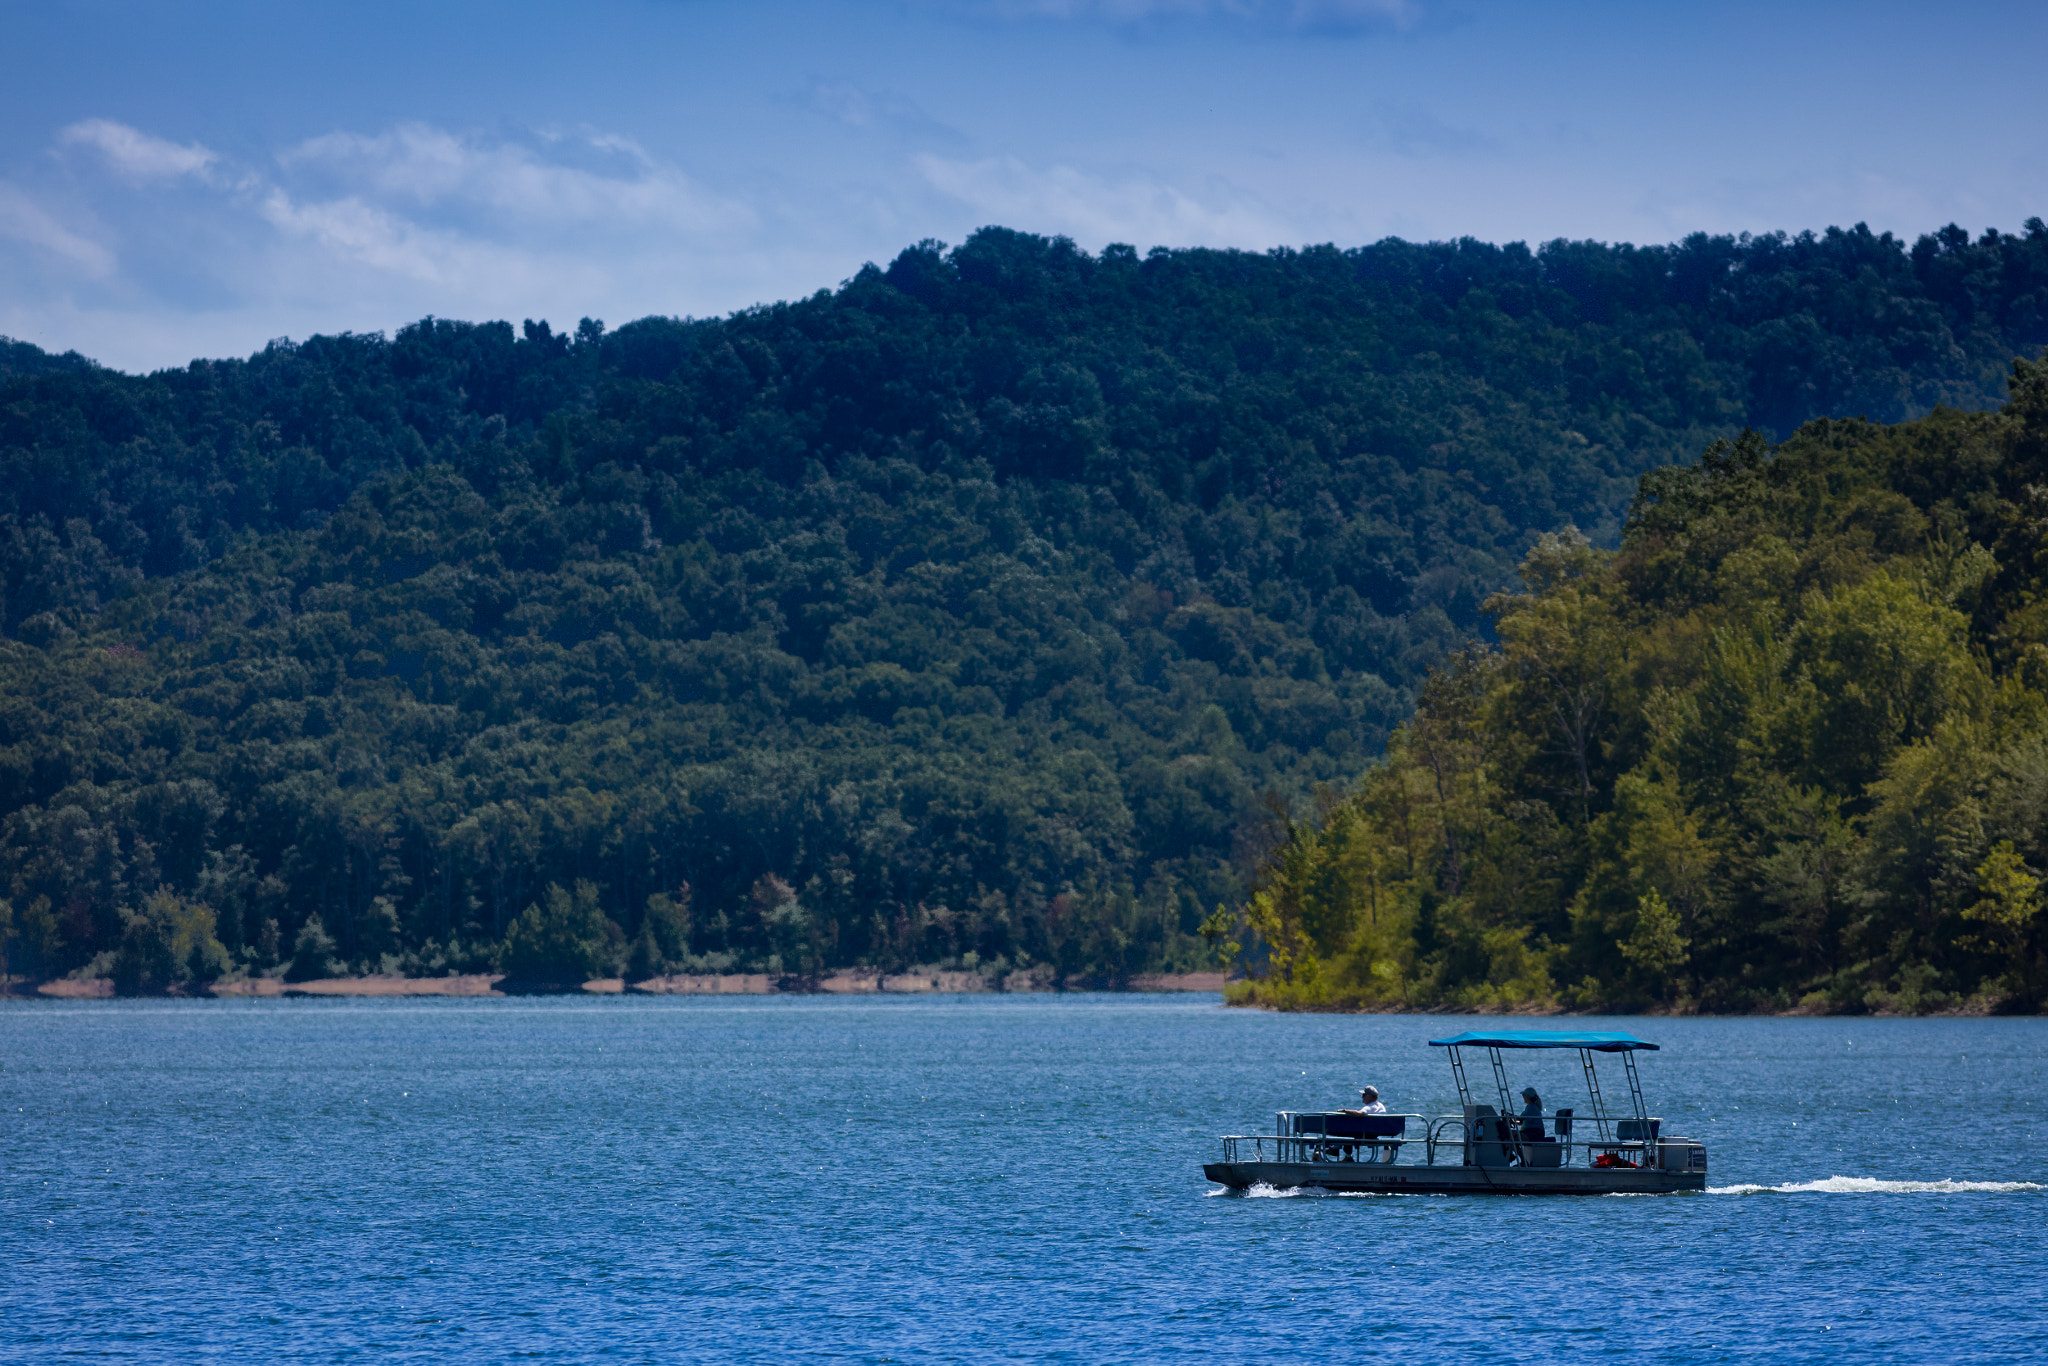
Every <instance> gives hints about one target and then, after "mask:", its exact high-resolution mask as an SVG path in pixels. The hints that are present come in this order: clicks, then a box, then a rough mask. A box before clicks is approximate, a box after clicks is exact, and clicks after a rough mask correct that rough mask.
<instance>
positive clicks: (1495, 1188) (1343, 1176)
mask: <svg viewBox="0 0 2048 1366" xmlns="http://www.w3.org/2000/svg"><path fill="white" fill-rule="evenodd" d="M1202 1175H1204V1176H1206V1177H1208V1178H1209V1179H1210V1180H1211V1181H1214V1182H1215V1183H1216V1184H1217V1185H1219V1186H1228V1187H1229V1188H1230V1189H1232V1190H1250V1189H1251V1188H1252V1187H1253V1186H1272V1187H1274V1188H1275V1189H1278V1190H1295V1189H1300V1188H1303V1187H1307V1188H1310V1189H1314V1190H1328V1191H1357V1192H1366V1193H1370V1194H1375V1195H1623V1194H1626V1195H1664V1194H1669V1193H1672V1192H1676V1191H1699V1190H1705V1189H1706V1188H1707V1174H1706V1173H1705V1172H1678V1171H1660V1170H1658V1169H1657V1168H1655V1167H1640V1168H1628V1167H1596V1168H1585V1167H1552V1168H1540V1167H1539V1168H1523V1167H1427V1166H1415V1167H1403V1166H1380V1165H1377V1164H1375V1163H1367V1162H1359V1163H1350V1162H1332V1163H1328V1164H1324V1163H1308V1162H1211V1163H1208V1164H1206V1165H1205V1166H1203V1168H1202Z"/></svg>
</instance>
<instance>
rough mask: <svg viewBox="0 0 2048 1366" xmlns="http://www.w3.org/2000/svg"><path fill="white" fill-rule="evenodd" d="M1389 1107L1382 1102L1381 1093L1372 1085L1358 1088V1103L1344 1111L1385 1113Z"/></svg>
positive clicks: (1349, 1112)
mask: <svg viewBox="0 0 2048 1366" xmlns="http://www.w3.org/2000/svg"><path fill="white" fill-rule="evenodd" d="M1386 1112H1387V1107H1386V1106H1384V1105H1382V1104H1380V1093H1379V1092H1378V1091H1377V1090H1376V1089H1374V1088H1373V1087H1370V1086H1362V1087H1360V1088H1359V1090H1358V1104H1357V1105H1356V1106H1354V1107H1352V1108H1351V1109H1349V1110H1346V1111H1345V1112H1344V1113H1345V1114H1347V1115H1383V1114H1385V1113H1386Z"/></svg>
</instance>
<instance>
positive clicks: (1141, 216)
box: [916, 155, 1294, 247]
mask: <svg viewBox="0 0 2048 1366" xmlns="http://www.w3.org/2000/svg"><path fill="white" fill-rule="evenodd" d="M916 165H917V168H918V170H919V171H920V172H922V173H923V175H924V177H925V180H926V181H927V182H929V183H930V185H931V186H932V188H934V189H936V190H938V191H939V192H940V193H942V194H946V195H950V196H952V197H953V198H955V199H958V200H960V201H961V202H963V203H965V204H968V205H970V206H971V207H973V208H974V209H975V211H976V212H978V213H981V214H983V215H985V216H986V217H987V218H988V219H989V220H990V221H999V222H1002V223H1004V224H1005V225H1007V226H1010V227H1016V228H1022V229H1025V230H1027V231H1032V232H1059V233H1065V234H1067V235H1069V236H1072V237H1074V238H1076V239H1078V240H1079V241H1081V242H1083V243H1085V244H1088V245H1091V246H1101V245H1104V244H1106V243H1109V242H1130V243H1133V244H1135V245H1138V246H1212V247H1227V246H1237V247H1268V246H1271V245H1273V244H1274V243H1275V242H1282V241H1288V240H1290V239H1291V238H1292V237H1293V236H1294V234H1293V233H1292V232H1290V231H1289V230H1288V228H1287V227H1286V225H1285V224H1283V223H1281V222H1280V221H1279V220H1278V219H1276V218H1275V217H1273V216H1272V215H1271V214H1269V213H1267V212H1266V210H1265V209H1263V208H1262V207H1260V206H1258V205H1257V204H1255V203H1251V202H1249V201H1247V200H1245V199H1244V197H1242V196H1238V195H1231V196H1227V197H1226V199H1225V202H1222V203H1204V202H1202V201H1200V200H1197V199H1195V198H1194V197H1192V196H1190V195H1188V194H1185V193H1183V192H1182V191H1180V190H1178V189H1175V188H1174V187H1172V186H1170V185H1161V184H1159V183H1157V182H1155V181H1151V180H1147V179H1143V178H1132V179H1126V180H1122V181H1115V182H1112V181H1107V180H1103V179H1101V178H1099V177H1096V176H1091V175H1088V174H1086V173H1084V172H1081V171H1077V170H1075V169H1073V168H1072V167H1070V166H1053V167H1050V168H1048V169H1045V170H1038V169H1035V168H1033V167H1030V166H1027V165H1025V164H1024V163H1023V162H1021V161H1019V160H1017V158H1015V157H991V158H989V159H987V160H982V161H947V160H944V159H942V158H940V157H935V156H930V155H922V156H919V157H917V158H916Z"/></svg>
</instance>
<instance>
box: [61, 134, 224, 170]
mask: <svg viewBox="0 0 2048 1366" xmlns="http://www.w3.org/2000/svg"><path fill="white" fill-rule="evenodd" d="M57 141H58V142H59V143H61V144H63V145H64V146H67V147H76V146H85V147H92V148H96V149H97V150H98V151H99V153H100V155H102V156H104V157H105V158H106V159H107V164H108V165H110V166H112V167H113V168H114V170H115V171H117V172H119V173H120V174H121V175H124V176H126V177H128V178H129V179H130V180H177V179H179V178H181V177H183V176H202V177H203V176H205V175H206V174H207V173H208V172H209V171H210V170H211V169H212V167H213V165H214V163H216V162H217V161H219V160H220V157H219V156H218V154H216V153H215V152H213V151H212V150H211V149H210V148H207V147H203V146H201V145H200V144H198V143H196V142H194V143H189V144H188V143H179V142H171V141H168V140H167V139H164V138H159V137H152V136H150V135H149V134H148V133H145V132H142V131H141V130H139V129H135V128H130V127H129V126H128V125H127V124H125V123H116V122H114V121H113V120H112V119H86V120H85V121H84V122H82V123H74V124H72V125H71V126H70V127H68V128H66V129H65V130H64V131H62V132H61V133H59V134H57Z"/></svg>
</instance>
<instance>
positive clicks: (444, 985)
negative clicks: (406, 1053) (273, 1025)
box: [16, 968, 1224, 1000]
mask: <svg viewBox="0 0 2048 1366" xmlns="http://www.w3.org/2000/svg"><path fill="white" fill-rule="evenodd" d="M1223 983H1224V975H1223V974H1222V973H1220V972H1189V973H1178V974H1164V975H1153V976H1146V977H1134V978H1132V979H1131V980H1130V982H1129V984H1128V985H1127V986H1125V987H1123V988H1122V990H1127V991H1135V992H1165V991H1221V990H1223ZM501 986H510V988H511V989H510V990H501V989H500V987H501ZM16 989H17V990H19V991H22V992H23V994H26V990H25V986H22V985H18V986H17V987H16ZM1061 989H1062V988H1061V987H1060V986H1058V985H1057V984H1055V983H1054V982H1053V981H1052V979H1051V978H1050V977H1049V976H1047V975H1046V974H1044V973H1043V972H1013V973H1009V974H1007V975H1005V976H1003V977H1001V978H995V977H990V976H987V975H985V974H982V973H978V972H960V971H953V970H946V969H938V968H914V969H912V970H910V971H908V972H898V973H883V972H877V971H874V970H873V969H861V968H846V969H842V970H840V971H838V972H834V973H831V974H830V975H828V976H825V977H822V978H789V977H784V978H779V979H778V978H774V977H770V976H768V975H767V974H766V973H759V972H734V973H722V974H703V975H695V976H691V975H679V976H674V977H653V978H649V979H647V980H646V981H642V982H625V981H622V980H621V979H619V978H617V977H601V978H598V979H596V980H594V981H589V982H585V983H583V986H582V990H584V991H587V992H590V993H592V994H593V995H618V994H620V993H622V992H630V993H632V994H635V995H647V996H777V995H791V996H801V995H817V994H825V995H834V996H872V995H882V996H902V995H921V994H949V993H950V994H995V993H1004V994H1011V995H1014V994H1017V993H1021V992H1042V991H1055V990H1061ZM1064 989H1066V990H1086V989H1099V988H1096V987H1095V986H1094V984H1082V983H1069V984H1067V985H1066V987H1065V988H1064ZM1112 989H1114V988H1112ZM526 990H530V988H522V987H521V986H519V985H518V984H509V983H507V982H506V979H505V978H504V977H503V976H501V975H498V974H495V973H471V974H467V975H464V976H458V977H323V978H316V979H315V980H313V981H310V982H286V981H283V980H281V979H279V978H275V977H247V978H242V979H239V980H237V981H232V982H216V983H214V984H213V985H212V987H210V988H207V989H204V990H197V991H189V992H182V993H179V994H182V995H192V996H214V997H250V996H508V995H514V994H523V992H524V991H526ZM34 992H35V994H36V995H38V996H45V997H54V998H58V999H64V1000H99V999H105V998H109V997H112V996H113V994H114V983H113V980H112V979H111V978H107V977H93V978H86V979H83V980H79V979H74V978H64V979H60V980H58V981H54V982H43V983H41V984H39V985H37V986H36V987H35V988H34Z"/></svg>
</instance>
